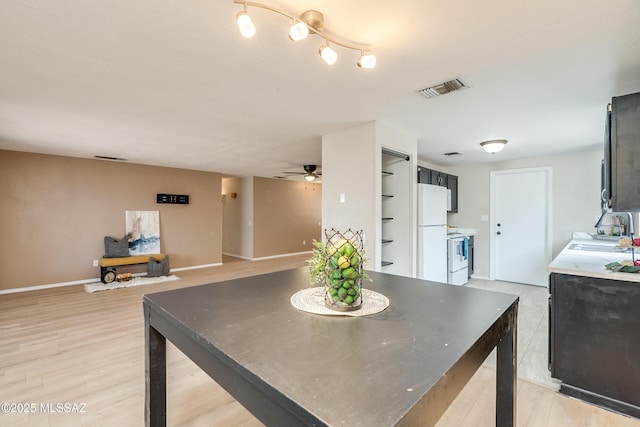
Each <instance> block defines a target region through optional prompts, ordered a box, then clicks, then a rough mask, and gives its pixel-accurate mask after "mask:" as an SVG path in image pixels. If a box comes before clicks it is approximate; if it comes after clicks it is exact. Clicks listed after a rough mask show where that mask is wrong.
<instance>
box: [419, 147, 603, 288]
mask: <svg viewBox="0 0 640 427" xmlns="http://www.w3.org/2000/svg"><path fill="white" fill-rule="evenodd" d="M602 156H603V153H602V150H594V151H587V152H580V153H574V154H567V155H561V156H553V157H537V158H531V159H521V160H512V161H504V162H494V163H483V164H475V165H464V166H457V167H448V168H445V167H438V166H435V165H428V164H426V163H423V162H419V163H420V164H421V165H425V166H427V165H428V166H430V167H432V168H434V169H436V170H441V171H443V172H447V173H450V174H452V175H457V176H458V177H459V181H458V213H450V214H448V223H449V225H455V226H458V227H465V228H475V229H476V232H477V234H476V237H475V253H474V255H475V273H474V275H475V276H477V277H489V239H490V236H489V226H490V224H489V222H488V221H486V222H485V221H481V219H480V217H481V215H487V216H488V215H489V214H490V212H489V207H490V172H491V171H499V170H507V169H517V168H530V167H539V166H551V167H552V170H553V172H552V173H553V186H552V193H553V202H552V206H553V213H552V214H553V232H552V235H553V256H554V257H555V256H556V255H557V254H558V252H560V251H561V250H562V248H563V247H564V246H565V245H566V244H567V243H568V242H569V240H571V233H572V232H574V231H588V232H593V231H594V230H595V229H594V228H593V225H594V224H595V222H596V219H597V217H598V215H599V212H600V205H599V196H600V162H601V160H602ZM523 191H526V189H523ZM523 239H526V236H523Z"/></svg>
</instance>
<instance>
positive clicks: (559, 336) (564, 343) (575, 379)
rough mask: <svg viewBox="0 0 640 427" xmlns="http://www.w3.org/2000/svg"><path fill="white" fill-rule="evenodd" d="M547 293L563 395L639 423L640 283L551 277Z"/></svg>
mask: <svg viewBox="0 0 640 427" xmlns="http://www.w3.org/2000/svg"><path fill="white" fill-rule="evenodd" d="M549 294H550V296H549V369H550V370H551V376H552V377H553V378H557V379H559V380H561V381H562V384H561V385H560V392H561V393H564V394H566V395H569V396H573V397H577V398H579V399H582V400H585V401H587V402H590V403H594V404H596V405H599V406H604V407H607V408H609V409H612V410H615V411H618V412H622V413H625V414H628V415H631V416H634V417H637V418H640V387H638V384H640V339H638V337H639V335H638V334H639V332H638V331H640V315H639V314H638V307H640V283H637V282H627V281H621V280H610V279H601V278H594V277H585V276H574V275H568V274H560V273H552V274H551V275H550V279H549Z"/></svg>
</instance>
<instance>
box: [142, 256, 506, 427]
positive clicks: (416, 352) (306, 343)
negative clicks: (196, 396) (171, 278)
mask: <svg viewBox="0 0 640 427" xmlns="http://www.w3.org/2000/svg"><path fill="white" fill-rule="evenodd" d="M369 275H370V277H371V279H372V281H371V282H364V286H365V287H367V288H368V289H371V290H373V291H375V292H378V293H381V294H383V295H385V296H386V297H387V298H389V301H390V305H389V307H388V308H386V309H385V310H384V311H382V312H379V313H377V314H373V315H368V316H362V317H347V316H323V315H317V314H312V313H308V312H305V311H301V310H298V309H296V308H295V307H293V306H292V304H291V302H290V297H291V296H292V295H293V294H294V293H296V292H297V291H299V290H301V289H304V288H306V287H309V278H308V273H307V271H306V269H305V268H299V269H292V270H286V271H280V272H276V273H269V274H263V275H258V276H252V277H245V278H240V279H234V280H229V281H223V282H217V283H211V284H207V285H201V286H193V287H187V288H182V289H176V290H171V291H165V292H159V293H154V294H147V295H145V296H144V298H143V308H144V318H145V342H146V349H145V351H146V398H145V405H146V406H145V423H146V425H147V426H164V425H166V422H167V411H166V408H167V405H166V399H167V390H166V369H167V368H166V340H167V339H168V340H169V341H170V342H171V343H173V344H174V345H175V346H176V347H177V348H178V349H179V350H180V351H182V352H183V353H184V354H185V355H186V356H188V357H189V358H190V359H191V360H192V361H193V362H195V364H197V365H198V366H199V367H200V368H201V369H203V370H204V371H205V372H206V373H207V374H208V375H209V376H210V377H211V378H212V379H213V380H215V381H216V382H217V383H218V384H219V385H221V386H222V387H223V388H224V389H225V390H227V391H228V392H229V393H230V394H231V395H232V396H233V397H234V398H235V399H236V400H237V401H238V402H239V403H240V404H242V405H243V406H244V407H245V408H247V409H248V410H249V411H250V412H251V413H253V414H254V415H255V416H256V417H257V418H258V419H259V420H260V421H261V422H263V423H264V424H265V425H267V426H298V425H300V426H366V427H370V426H429V425H434V424H435V423H436V422H437V421H438V419H439V418H440V417H441V415H442V414H443V413H444V412H445V411H446V409H447V408H448V406H449V405H450V404H451V402H452V401H453V400H454V399H455V397H456V396H457V395H458V393H459V392H460V391H461V390H462V389H463V388H464V386H465V384H466V383H467V382H468V381H469V379H470V378H471V377H472V376H473V374H474V373H475V372H476V370H477V369H478V368H479V367H480V365H481V364H482V363H483V361H484V360H485V359H486V358H487V356H488V355H489V354H490V353H491V351H492V350H493V349H494V348H496V347H497V368H496V425H497V426H513V425H515V417H516V360H517V351H516V343H517V339H516V330H517V313H518V301H519V300H518V297H517V296H515V295H509V294H504V293H498V292H491V291H485V290H480V289H473V288H467V287H464V286H453V285H447V284H441V283H435V282H428V281H424V280H418V279H413V278H408V277H403V276H396V275H390V274H384V273H378V272H369Z"/></svg>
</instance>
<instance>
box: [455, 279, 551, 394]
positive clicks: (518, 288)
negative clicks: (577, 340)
mask: <svg viewBox="0 0 640 427" xmlns="http://www.w3.org/2000/svg"><path fill="white" fill-rule="evenodd" d="M465 286H469V287H473V288H480V289H486V290H489V291H495V292H504V293H508V294H514V295H518V296H520V303H519V306H518V378H523V379H526V380H528V381H531V382H533V383H536V384H539V385H543V386H546V387H550V388H553V389H554V390H557V389H558V388H559V387H560V382H559V381H557V380H555V379H552V378H551V374H550V373H549V369H548V368H547V366H548V337H549V310H548V298H549V291H548V289H547V288H546V287H544V288H543V287H540V286H531V285H523V284H520V283H511V282H501V281H491V280H482V279H471V280H469V282H467V284H466V285H465ZM484 365H485V366H489V367H491V368H495V365H496V356H495V350H494V351H493V353H491V355H489V357H488V358H487V360H486V361H485V362H484Z"/></svg>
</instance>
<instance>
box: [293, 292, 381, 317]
mask: <svg viewBox="0 0 640 427" xmlns="http://www.w3.org/2000/svg"><path fill="white" fill-rule="evenodd" d="M324 292H325V290H324V287H317V288H306V289H302V290H301V291H298V292H296V293H295V294H293V295H292V296H291V305H293V306H294V307H295V308H297V309H298V310H302V311H306V312H308V313H313V314H324V315H328V316H353V317H358V316H367V315H369V314H376V313H379V312H381V311H382V310H384V309H385V308H387V307H389V298H387V297H385V296H384V295H382V294H379V293H377V292H374V291H372V290H369V289H366V288H364V289H362V307H360V308H359V309H357V310H354V311H335V310H331V309H330V308H327V307H326V306H325V305H324Z"/></svg>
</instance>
